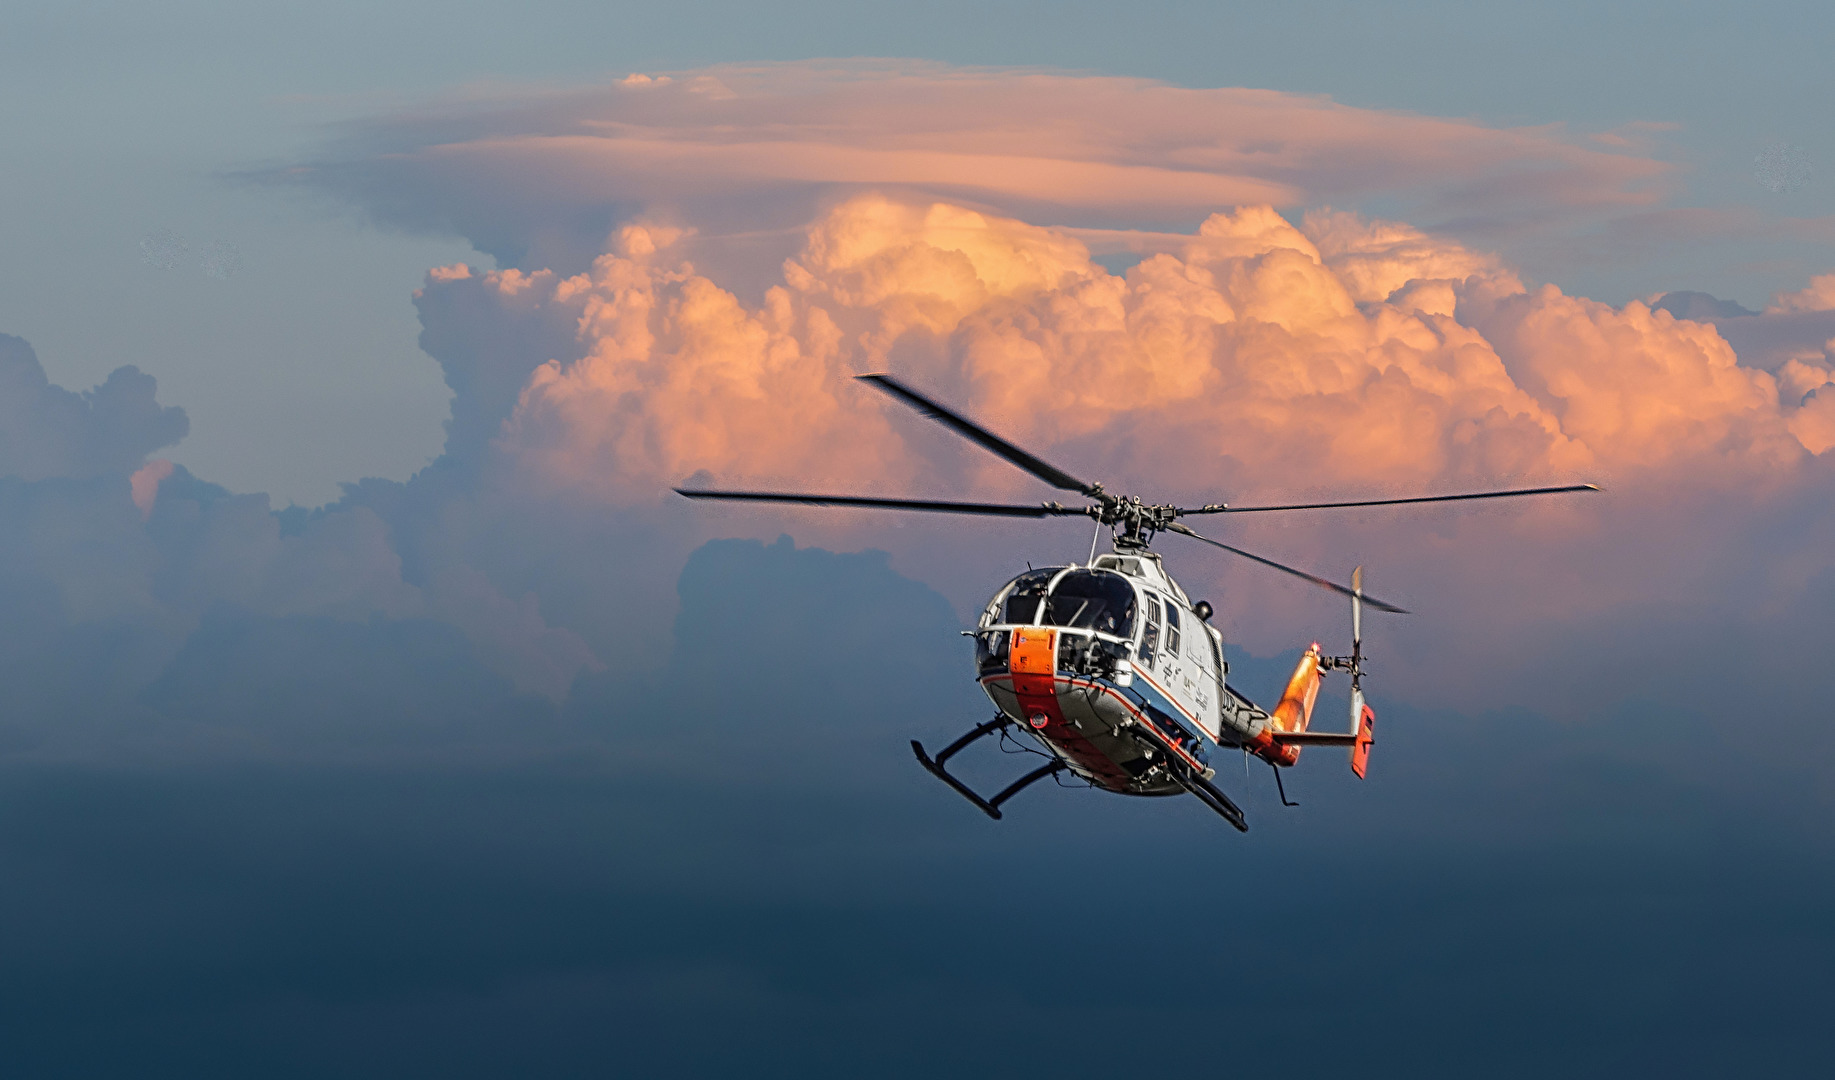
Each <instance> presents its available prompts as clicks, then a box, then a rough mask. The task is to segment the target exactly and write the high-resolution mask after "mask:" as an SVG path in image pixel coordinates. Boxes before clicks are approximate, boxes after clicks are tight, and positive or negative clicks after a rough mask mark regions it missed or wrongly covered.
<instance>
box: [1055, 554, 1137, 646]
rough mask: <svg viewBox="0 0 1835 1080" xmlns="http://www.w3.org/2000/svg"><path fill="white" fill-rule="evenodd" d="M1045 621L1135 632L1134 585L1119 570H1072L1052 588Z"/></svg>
mask: <svg viewBox="0 0 1835 1080" xmlns="http://www.w3.org/2000/svg"><path fill="white" fill-rule="evenodd" d="M1045 625H1047V626H1074V627H1079V628H1081V629H1085V630H1095V631H1098V632H1100V633H1104V634H1114V635H1115V636H1117V637H1127V636H1129V635H1131V634H1132V633H1133V632H1134V586H1132V585H1130V584H1128V582H1127V579H1125V578H1123V577H1121V576H1120V575H1119V574H1108V573H1103V572H1101V571H1096V570H1072V571H1071V572H1070V573H1068V574H1065V575H1064V576H1063V577H1062V578H1059V579H1058V584H1057V586H1056V587H1055V588H1053V589H1052V590H1051V600H1050V602H1049V603H1047V604H1046V605H1045Z"/></svg>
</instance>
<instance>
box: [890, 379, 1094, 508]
mask: <svg viewBox="0 0 1835 1080" xmlns="http://www.w3.org/2000/svg"><path fill="white" fill-rule="evenodd" d="M854 377H855V378H857V379H859V380H860V381H862V382H866V383H871V384H873V385H874V386H876V387H878V388H879V389H881V390H883V391H885V392H886V393H888V394H890V395H892V396H893V397H895V398H897V399H898V400H900V401H902V402H904V403H905V404H907V405H909V406H911V407H912V408H914V409H916V410H917V411H918V412H920V413H922V414H924V415H925V416H927V417H929V418H930V419H932V420H935V421H936V422H937V423H939V424H942V425H943V426H944V427H946V428H948V429H950V430H951V431H953V432H955V433H956V434H958V435H960V436H962V437H963V438H965V439H967V440H969V441H970V442H973V443H975V444H976V445H978V446H980V447H982V448H983V449H985V450H989V451H992V452H993V453H996V454H999V455H1000V456H1001V457H1003V458H1006V459H1007V460H1008V461H1010V462H1012V463H1013V464H1015V465H1018V466H1019V467H1020V468H1022V469H1024V470H1026V471H1027V472H1029V473H1031V474H1032V475H1034V476H1036V477H1038V478H1039V479H1040V480H1043V481H1045V482H1046V483H1047V484H1050V485H1051V486H1052V487H1055V488H1058V489H1060V490H1063V491H1075V492H1078V493H1080V494H1083V495H1089V496H1094V495H1095V494H1096V493H1097V492H1098V491H1099V490H1101V489H1100V488H1099V487H1098V486H1097V485H1095V484H1090V483H1086V482H1084V481H1082V480H1079V479H1077V478H1076V477H1074V476H1072V475H1071V474H1069V473H1067V472H1065V471H1064V470H1063V469H1060V468H1058V467H1057V466H1055V465H1052V464H1050V463H1049V462H1046V461H1043V460H1041V459H1039V458H1036V457H1034V456H1032V455H1031V454H1028V453H1027V452H1026V451H1024V450H1021V449H1020V448H1019V447H1017V446H1014V445H1013V444H1012V443H1010V442H1008V441H1007V440H1005V439H1003V438H1001V437H1000V436H998V435H996V434H994V433H993V432H991V431H989V430H988V429H987V428H984V427H982V426H981V425H980V424H977V423H975V422H974V421H973V420H970V419H969V418H968V417H966V416H963V415H962V414H961V413H958V412H954V411H952V410H951V409H949V408H947V407H946V406H943V405H939V404H937V403H936V402H934V401H932V400H930V399H929V398H927V397H925V396H924V395H923V394H920V393H918V392H917V391H916V390H913V389H911V388H910V387H909V386H906V385H905V384H904V383H902V382H899V381H898V380H897V379H895V378H893V377H892V376H890V375H856V376H854Z"/></svg>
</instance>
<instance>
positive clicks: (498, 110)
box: [269, 60, 1672, 269]
mask: <svg viewBox="0 0 1835 1080" xmlns="http://www.w3.org/2000/svg"><path fill="white" fill-rule="evenodd" d="M1671 172H1672V169H1671V166H1669V165H1667V164H1665V163H1663V162H1661V161H1659V160H1657V159H1655V158H1653V157H1650V156H1647V155H1644V154H1641V153H1638V152H1634V151H1633V150H1631V149H1627V148H1624V147H1613V148H1611V149H1602V148H1601V146H1600V144H1598V143H1592V144H1590V145H1589V142H1588V141H1587V140H1577V139H1570V138H1569V137H1568V136H1567V135H1566V134H1565V133H1564V132H1563V131H1562V130H1561V129H1560V128H1558V127H1529V128H1496V127H1488V126H1485V125H1482V124H1479V123H1476V122H1472V121H1467V120H1456V119H1443V118H1437V117H1425V116H1419V115H1413V114H1408V113H1402V112H1395V111H1385V110H1378V109H1367V108H1357V107H1353V106H1348V105H1343V104H1339V103H1337V102H1334V101H1332V100H1330V99H1329V98H1325V97H1320V96H1311V95H1301V94H1289V93H1280V92H1276V91H1269V90H1256V89H1242V88H1234V89H1186V88H1181V87H1174V86H1168V85H1165V84H1163V83H1157V82H1153V81H1151V80H1144V79H1126V78H1113V77H1096V76H1088V75H1075V74H1069V73H1062V72H1052V71H1040V70H1018V71H1013V70H995V69H964V68H953V67H948V66H944V65H937V64H928V63H922V62H913V61H858V60H856V61H833V62H802V63H786V64H774V65H747V66H726V67H717V68H711V69H705V70H701V71H692V72H671V73H669V74H668V75H667V76H664V77H662V78H659V79H650V80H645V81H632V80H631V79H625V80H622V81H618V82H613V83H610V84H607V85H604V86H599V87H593V88H589V89H585V90H577V91H566V92H552V93H535V92H532V93H529V94H525V95H521V96H519V97H511V98H510V99H508V100H504V99H501V98H500V99H498V100H495V101H490V100H486V101H482V102H480V101H475V100H474V101H461V102H458V103H455V104H452V105H449V106H445V107H433V108H428V109H424V110H420V111H417V112H414V113H401V114H396V115H392V116H386V117H383V118H380V119H377V120H374V121H371V122H367V123H362V124H356V125H352V126H351V127H349V128H348V129H346V132H345V137H344V139H343V140H342V141H341V143H340V145H339V146H338V147H336V148H335V149H334V150H332V151H331V152H329V153H328V154H327V155H325V156H324V157H322V158H320V159H319V160H316V161H313V162H311V163H308V164H305V165H302V166H298V167H294V168H290V169H287V170H285V171H283V172H279V173H275V174H272V175H271V176H270V177H269V179H272V180H276V181H281V182H287V183H302V184H306V185H309V186H313V187H317V188H321V189H325V190H330V191H333V192H336V193H338V194H340V195H342V196H345V197H348V198H352V199H354V200H356V202H357V203H358V204H359V205H362V206H363V207H365V208H367V209H368V210H369V211H370V212H371V213H373V214H374V215H376V216H377V217H379V218H380V219H382V220H386V221H388V222H390V223H392V224H396V225H401V226H407V227H411V228H419V229H432V230H438V231H451V232H458V233H459V234H461V235H464V236H466V237H468V238H470V239H471V240H472V242H473V243H475V244H477V245H478V246H479V247H480V248H481V249H483V250H485V251H489V252H492V253H493V254H495V255H496V256H497V257H498V258H499V260H500V261H502V262H504V263H506V264H511V263H513V264H517V265H521V266H524V267H525V268H528V267H540V266H553V267H559V268H562V269H571V268H573V267H574V266H575V265H576V263H575V262H574V261H575V260H579V261H578V262H577V265H581V266H583V265H584V260H585V259H590V258H591V256H592V255H594V254H597V251H595V250H586V251H583V250H582V249H581V247H580V244H579V239H578V236H577V234H579V233H580V232H581V230H585V231H586V232H588V233H590V234H591V236H590V242H597V241H599V240H601V239H602V238H603V237H604V236H605V235H606V234H607V232H609V231H610V230H612V229H613V228H615V227H616V224H617V223H618V222H620V221H623V220H628V219H629V218H631V217H632V216H633V215H634V214H637V213H644V212H649V213H667V214H671V215H675V216H678V217H680V218H681V219H682V220H684V221H690V222H693V223H694V224H696V225H697V226H699V227H701V228H702V229H704V230H712V231H715V232H722V233H732V232H747V231H753V232H754V233H755V232H756V231H757V230H772V229H781V228H794V227H796V226H799V225H800V224H802V223H803V222H804V221H806V220H807V219H808V218H809V217H810V216H811V214H812V212H813V210H814V209H815V208H816V207H817V206H818V205H820V204H821V203H823V202H825V201H828V200H831V199H835V198H845V197H847V196H848V195H850V194H854V193H858V192H860V191H861V190H888V189H895V190H900V191H906V192H922V193H925V194H927V195H929V196H932V197H938V198H943V199H947V200H949V201H952V202H959V203H967V204H970V205H976V206H979V207H983V208H990V209H993V210H996V211H997V212H1000V213H1005V214H1009V215H1014V216H1019V217H1023V218H1026V219H1027V220H1032V221H1049V222H1053V223H1056V224H1063V225H1077V226H1090V227H1099V228H1115V227H1123V228H1141V227H1147V228H1158V227H1163V226H1164V225H1167V224H1171V223H1181V224H1183V223H1189V222H1195V221H1198V220H1200V219H1202V218H1204V217H1205V216H1207V215H1209V214H1210V213H1212V212H1213V211H1215V210H1216V209H1218V208H1219V207H1224V206H1234V205H1240V204H1255V203H1268V204H1272V205H1275V206H1279V207H1294V206H1306V205H1318V204H1320V203H1326V202H1339V203H1349V202H1353V201H1356V200H1359V199H1366V198H1375V197H1385V198H1388V199H1390V200H1392V201H1398V205H1405V207H1406V210H1407V212H1408V214H1409V216H1410V217H1411V218H1413V219H1414V220H1417V221H1426V222H1431V223H1442V224H1451V223H1454V222H1457V223H1458V226H1459V227H1460V228H1463V229H1467V230H1471V231H1473V232H1474V233H1494V232H1499V231H1503V232H1508V231H1511V230H1514V229H1520V228H1524V227H1529V226H1534V227H1537V228H1545V227H1547V226H1548V225H1549V224H1550V223H1552V222H1556V221H1569V222H1571V221H1575V220H1581V219H1585V218H1587V217H1588V216H1590V215H1594V214H1597V213H1600V212H1602V211H1617V210H1623V209H1628V208H1637V207H1644V206H1647V205H1649V204H1651V203H1652V202H1653V201H1654V200H1656V199H1657V198H1658V197H1659V195H1660V194H1661V192H1662V190H1663V189H1664V187H1665V185H1666V184H1667V182H1668V179H1669V177H1670V174H1671ZM570 234H575V235H571V238H570ZM582 257H583V258H582Z"/></svg>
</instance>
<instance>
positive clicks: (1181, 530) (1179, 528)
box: [1166, 521, 1408, 615]
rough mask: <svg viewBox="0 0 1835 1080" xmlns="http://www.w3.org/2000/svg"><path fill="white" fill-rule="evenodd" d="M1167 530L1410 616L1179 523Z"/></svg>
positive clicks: (1403, 610)
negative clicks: (1199, 533) (1201, 534)
mask: <svg viewBox="0 0 1835 1080" xmlns="http://www.w3.org/2000/svg"><path fill="white" fill-rule="evenodd" d="M1166 529H1167V530H1168V531H1170V532H1176V533H1178V534H1179V535H1180V536H1189V537H1191V538H1192V539H1193V540H1201V541H1203V542H1204V543H1206V544H1209V545H1211V546H1212V547H1219V548H1222V549H1223V550H1225V551H1227V552H1229V553H1231V554H1232V555H1241V556H1242V557H1243V558H1245V559H1248V560H1249V561H1251V562H1258V563H1261V564H1262V565H1263V566H1266V567H1269V568H1270V569H1273V570H1279V571H1280V572H1281V573H1283V574H1292V575H1293V576H1294V577H1297V578H1299V579H1300V580H1302V581H1310V582H1312V583H1313V584H1314V585H1317V586H1319V587H1320V588H1322V589H1330V590H1331V591H1333V592H1335V593H1338V594H1339V595H1341V596H1349V597H1351V598H1352V599H1353V600H1358V601H1360V602H1362V603H1365V604H1369V605H1370V606H1371V607H1373V608H1375V609H1376V610H1378V611H1387V612H1390V613H1392V614H1395V615H1406V614H1408V609H1407V608H1400V607H1396V606H1395V605H1394V604H1391V603H1388V602H1386V601H1383V600H1378V599H1377V598H1376V597H1374V596H1364V595H1363V593H1362V592H1361V591H1353V590H1351V589H1347V588H1345V587H1344V586H1343V585H1340V584H1338V583H1337V582H1336V581H1332V580H1330V579H1327V578H1322V577H1320V576H1319V575H1317V574H1309V573H1307V572H1306V571H1304V570H1296V569H1294V568H1293V567H1291V566H1287V565H1285V564H1283V563H1277V562H1275V561H1274V560H1273V559H1264V558H1262V557H1261V556H1260V555H1257V554H1255V553H1254V552H1250V551H1244V550H1243V549H1241V548H1239V547H1231V546H1230V545H1228V544H1225V543H1223V542H1221V541H1218V540H1212V539H1211V538H1210V537H1208V536H1200V535H1198V534H1197V533H1195V532H1193V531H1192V530H1191V529H1190V528H1188V527H1187V526H1185V525H1181V524H1180V523H1179V522H1176V521H1174V522H1170V523H1168V524H1167V526H1166Z"/></svg>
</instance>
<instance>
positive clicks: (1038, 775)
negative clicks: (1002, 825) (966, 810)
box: [911, 716, 1066, 821]
mask: <svg viewBox="0 0 1835 1080" xmlns="http://www.w3.org/2000/svg"><path fill="white" fill-rule="evenodd" d="M1012 722H1013V721H1011V720H1009V719H1007V718H1006V717H1005V716H996V717H995V718H994V719H992V720H989V721H988V722H987V723H985V724H981V725H978V726H977V727H976V728H975V730H973V731H971V732H969V733H968V734H967V735H964V736H962V737H961V738H960V739H957V740H956V741H955V742H953V743H950V744H949V745H948V746H946V747H944V748H943V752H942V753H940V754H938V755H937V756H936V758H935V759H934V760H933V759H932V758H931V756H930V755H929V754H926V753H925V752H924V744H923V743H920V742H918V741H917V740H916V739H912V740H911V751H912V753H914V754H916V755H917V759H918V764H920V765H922V766H924V768H926V769H928V770H929V771H930V775H932V776H934V777H936V778H937V779H938V780H941V781H943V782H944V783H945V784H948V785H949V786H950V787H952V788H955V789H956V793H957V794H959V795H961V796H962V797H963V798H965V799H967V800H968V801H969V802H972V803H974V804H975V805H976V806H979V807H980V808H981V812H982V813H984V814H986V815H987V816H989V817H991V818H993V819H994V820H995V821H999V820H1000V804H1001V803H1004V802H1006V801H1007V800H1008V799H1011V798H1012V797H1013V796H1015V795H1018V794H1019V793H1020V792H1021V791H1024V790H1025V789H1026V788H1028V787H1031V786H1032V785H1033V784H1036V783H1038V782H1039V781H1040V780H1043V779H1045V778H1046V777H1047V776H1055V775H1057V774H1058V773H1060V772H1063V771H1064V769H1065V768H1066V766H1065V764H1064V763H1063V762H1062V761H1055V760H1054V761H1052V762H1051V764H1049V765H1041V766H1039V767H1038V768H1036V769H1034V770H1032V771H1031V772H1029V773H1027V774H1026V775H1024V776H1022V777H1020V778H1019V779H1018V780H1015V781H1013V782H1012V783H1011V784H1008V785H1007V786H1006V787H1005V788H1003V789H1001V792H1000V794H998V795H996V796H994V797H993V798H991V799H984V798H982V797H981V796H980V795H978V794H976V793H975V791H974V789H972V788H970V787H969V786H968V785H967V784H965V783H963V782H962V781H960V780H958V779H956V778H955V777H954V776H951V775H950V772H949V770H948V769H945V768H944V767H943V763H944V762H946V761H948V760H949V759H950V758H952V757H954V756H955V755H956V753H957V751H959V750H961V749H962V748H963V747H965V746H967V745H968V744H969V743H972V742H974V741H975V740H976V739H979V738H982V737H984V736H987V735H992V734H994V733H995V732H997V731H1000V730H1001V729H1002V728H1005V727H1007V726H1008V725H1009V724H1011V723H1012Z"/></svg>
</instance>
